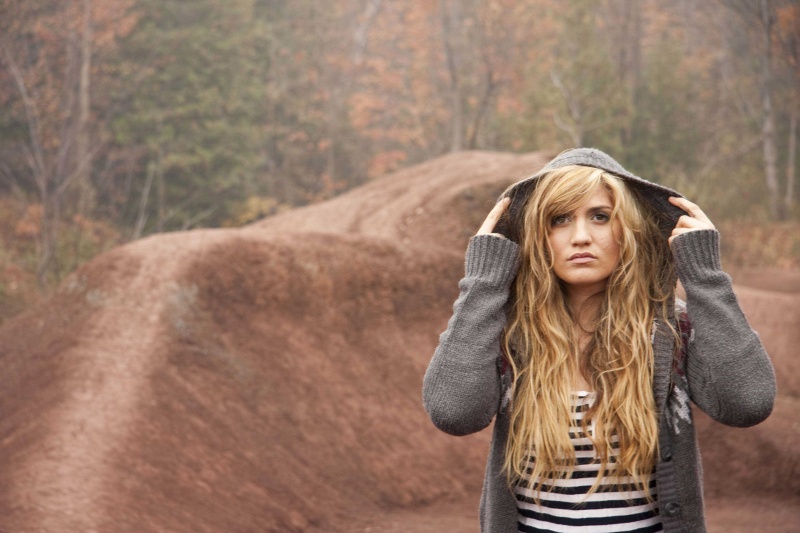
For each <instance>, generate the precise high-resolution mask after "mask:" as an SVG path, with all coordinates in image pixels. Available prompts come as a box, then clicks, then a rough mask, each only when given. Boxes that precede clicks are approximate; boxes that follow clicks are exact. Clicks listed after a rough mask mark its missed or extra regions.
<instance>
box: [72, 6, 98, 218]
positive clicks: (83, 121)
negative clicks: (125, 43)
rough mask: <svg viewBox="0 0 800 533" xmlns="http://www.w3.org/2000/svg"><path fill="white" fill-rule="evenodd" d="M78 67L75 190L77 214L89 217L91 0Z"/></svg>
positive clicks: (91, 202) (91, 203)
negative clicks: (79, 65)
mask: <svg viewBox="0 0 800 533" xmlns="http://www.w3.org/2000/svg"><path fill="white" fill-rule="evenodd" d="M80 57H81V59H80V61H81V67H80V78H79V82H78V125H77V142H76V150H75V166H76V167H75V173H76V176H75V183H76V186H77V188H78V212H80V213H83V214H85V215H89V214H91V212H92V209H93V208H94V203H95V194H94V187H93V186H92V181H91V154H90V149H89V145H90V142H89V110H90V106H91V100H90V92H91V70H92V0H83V34H82V35H81V56H80Z"/></svg>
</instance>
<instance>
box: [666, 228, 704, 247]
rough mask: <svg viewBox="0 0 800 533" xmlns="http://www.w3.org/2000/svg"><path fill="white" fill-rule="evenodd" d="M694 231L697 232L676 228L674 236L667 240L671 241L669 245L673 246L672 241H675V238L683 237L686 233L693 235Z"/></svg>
mask: <svg viewBox="0 0 800 533" xmlns="http://www.w3.org/2000/svg"><path fill="white" fill-rule="evenodd" d="M693 231H697V230H696V229H693V228H675V229H674V230H672V235H671V236H670V238H669V239H667V241H669V244H672V241H673V239H675V237H678V236H679V235H683V234H684V233H691V232H693Z"/></svg>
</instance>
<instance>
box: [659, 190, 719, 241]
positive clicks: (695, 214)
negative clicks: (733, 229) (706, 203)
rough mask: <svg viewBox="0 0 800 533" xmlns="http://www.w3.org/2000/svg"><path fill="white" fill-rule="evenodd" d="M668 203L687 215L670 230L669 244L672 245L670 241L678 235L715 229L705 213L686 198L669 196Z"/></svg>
mask: <svg viewBox="0 0 800 533" xmlns="http://www.w3.org/2000/svg"><path fill="white" fill-rule="evenodd" d="M669 203H671V204H672V205H674V206H677V207H680V208H681V209H683V210H684V211H686V212H687V213H688V215H683V216H681V218H679V219H678V224H676V225H675V229H673V230H672V236H671V237H670V238H669V243H670V244H672V239H674V238H675V237H677V236H678V235H683V234H684V233H689V232H690V231H697V230H701V229H716V228H715V227H714V224H713V223H712V222H711V220H709V218H708V217H707V216H706V214H705V213H703V210H702V209H700V208H699V207H698V206H697V204H694V203H692V202H690V201H689V200H687V199H686V198H680V197H678V196H670V198H669Z"/></svg>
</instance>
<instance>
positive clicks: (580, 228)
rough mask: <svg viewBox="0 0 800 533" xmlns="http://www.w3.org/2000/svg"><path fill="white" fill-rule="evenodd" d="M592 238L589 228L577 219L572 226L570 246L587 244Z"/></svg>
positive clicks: (583, 221) (584, 222)
mask: <svg viewBox="0 0 800 533" xmlns="http://www.w3.org/2000/svg"><path fill="white" fill-rule="evenodd" d="M591 240H592V236H591V235H590V233H589V228H588V226H587V224H586V221H585V220H581V219H577V220H575V222H574V223H573V225H572V244H574V245H581V244H589V243H590V242H591Z"/></svg>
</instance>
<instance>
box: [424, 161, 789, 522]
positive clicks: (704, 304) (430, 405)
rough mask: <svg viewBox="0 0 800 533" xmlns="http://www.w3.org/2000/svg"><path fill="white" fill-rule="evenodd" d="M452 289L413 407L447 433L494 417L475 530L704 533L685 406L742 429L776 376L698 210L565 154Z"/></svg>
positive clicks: (527, 185) (758, 413)
mask: <svg viewBox="0 0 800 533" xmlns="http://www.w3.org/2000/svg"><path fill="white" fill-rule="evenodd" d="M676 278H680V280H681V283H682V284H683V287H684V289H685V291H686V295H687V302H686V304H684V303H683V302H680V301H676V299H675V296H674V290H675V284H676ZM459 288H460V290H461V293H460V296H459V298H458V300H456V302H455V305H454V312H453V316H452V318H451V319H450V322H449V324H448V328H447V330H446V331H445V332H444V333H443V334H442V336H441V338H440V344H439V346H438V348H437V349H436V352H435V354H434V356H433V359H432V360H431V363H430V366H429V368H428V371H427V372H426V374H425V381H424V386H423V399H424V403H425V407H426V409H427V411H428V413H429V415H430V416H431V419H432V420H433V422H434V424H435V425H436V426H437V427H439V428H440V429H441V430H443V431H446V432H448V433H451V434H453V435H465V434H469V433H473V432H476V431H479V430H481V429H483V428H485V427H487V426H488V425H489V424H490V422H491V421H492V419H495V425H494V433H493V439H492V444H491V448H490V452H489V459H488V464H487V467H486V476H485V479H484V486H483V494H482V497H481V508H480V511H481V512H480V516H481V530H482V531H483V532H486V533H506V532H508V533H511V532H517V531H523V532H534V531H559V532H564V531H582V532H588V531H637V532H645V531H648V532H649V531H662V530H663V531H668V532H678V531H680V532H699V531H705V523H704V518H703V503H702V488H701V470H700V461H699V454H698V450H697V444H696V440H695V435H694V428H693V425H692V418H691V411H690V409H689V400H691V401H692V402H694V403H695V404H696V405H697V406H698V407H699V408H700V409H702V410H703V411H705V412H706V413H707V414H708V415H710V416H711V417H712V418H714V419H715V420H717V421H719V422H721V423H723V424H728V425H731V426H741V427H744V426H750V425H753V424H757V423H759V422H761V421H762V420H764V419H765V418H766V417H767V416H768V415H769V413H770V412H771V410H772V405H773V401H774V397H775V377H774V372H773V370H772V366H771V364H770V362H769V359H768V357H767V355H766V353H765V352H764V350H763V348H762V346H761V343H760V341H759V339H758V336H757V335H756V334H755V333H754V332H753V331H752V329H751V328H750V327H749V325H748V324H747V321H746V319H745V317H744V315H743V314H742V312H741V310H740V309H739V307H738V303H737V301H736V298H735V296H734V294H733V291H732V288H731V280H730V278H729V277H728V276H727V275H726V274H725V273H724V272H722V270H721V269H720V262H719V241H718V233H717V231H716V229H715V228H714V226H713V224H712V223H711V221H710V220H709V219H708V217H706V215H705V214H704V213H703V211H702V210H701V209H700V208H699V207H697V206H696V205H695V204H693V203H691V202H689V201H688V200H686V199H684V198H682V197H680V195H678V194H677V193H676V192H674V191H672V190H670V189H667V188H665V187H661V186H659V185H657V184H654V183H650V182H648V181H645V180H643V179H641V178H638V177H636V176H634V175H633V174H631V173H629V172H627V171H626V170H625V169H624V168H622V167H621V166H620V165H619V164H618V163H617V162H616V161H614V160H613V159H612V158H611V157H609V156H608V155H607V154H605V153H603V152H601V151H599V150H595V149H587V148H580V149H574V150H568V151H566V152H564V153H562V154H560V155H559V156H558V157H556V158H555V159H554V160H553V161H551V162H550V163H549V164H548V165H547V166H545V167H544V168H543V169H542V170H541V171H540V172H539V173H537V174H536V175H534V176H532V177H530V178H527V179H524V180H522V181H520V182H517V183H515V184H514V185H512V186H511V187H509V189H508V190H506V192H505V193H503V195H502V196H501V200H500V201H499V202H498V204H497V205H496V206H495V208H494V209H493V210H492V211H491V213H489V215H488V217H487V218H486V220H485V222H484V223H483V225H482V227H481V229H480V230H479V232H478V234H477V235H476V236H475V237H473V238H472V239H471V241H470V244H469V247H468V250H467V255H466V275H465V277H464V278H463V279H462V280H461V282H460V283H459Z"/></svg>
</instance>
